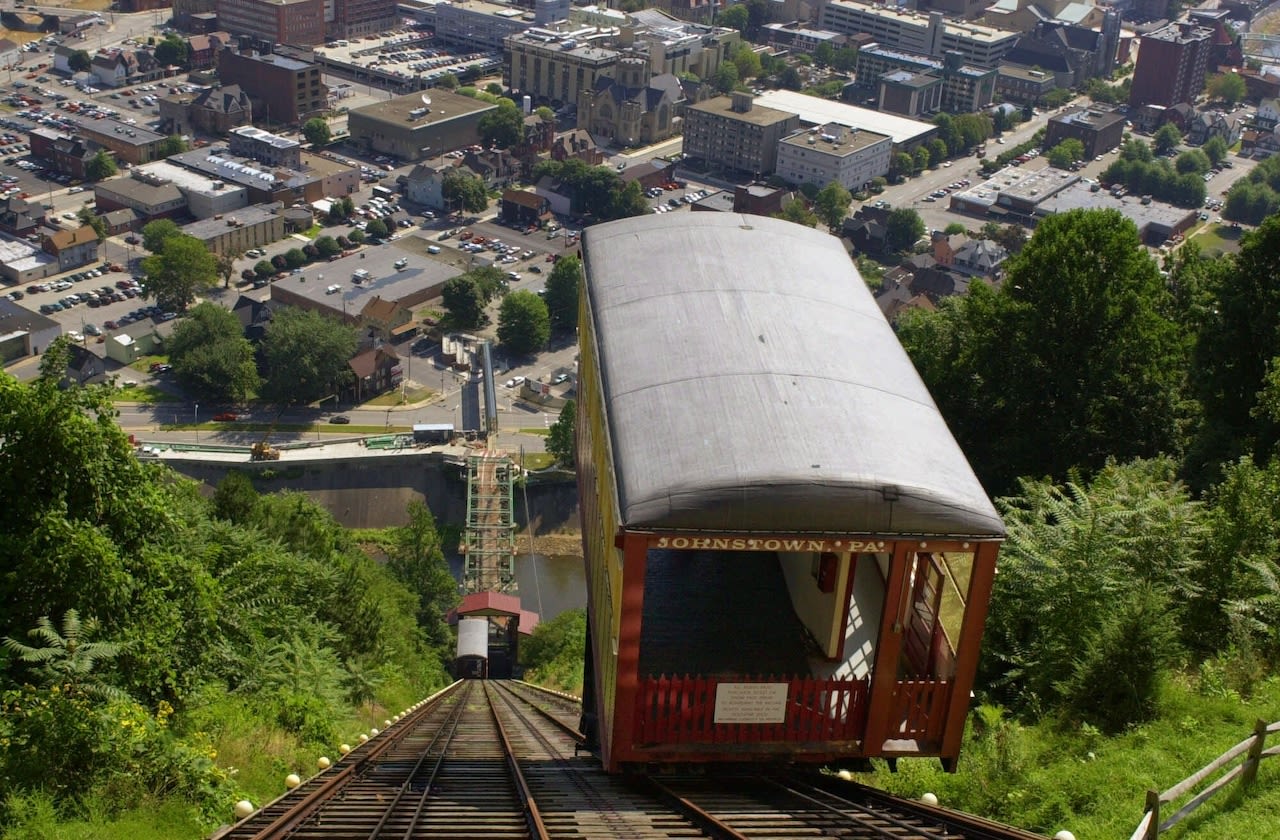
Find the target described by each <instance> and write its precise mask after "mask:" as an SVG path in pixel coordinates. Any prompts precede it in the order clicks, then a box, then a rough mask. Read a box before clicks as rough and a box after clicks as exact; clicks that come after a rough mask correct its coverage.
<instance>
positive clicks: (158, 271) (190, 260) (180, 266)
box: [142, 222, 218, 312]
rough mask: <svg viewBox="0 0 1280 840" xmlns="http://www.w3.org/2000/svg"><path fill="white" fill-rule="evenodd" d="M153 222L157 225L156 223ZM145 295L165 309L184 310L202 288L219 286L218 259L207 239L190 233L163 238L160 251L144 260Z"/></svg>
mask: <svg viewBox="0 0 1280 840" xmlns="http://www.w3.org/2000/svg"><path fill="white" fill-rule="evenodd" d="M152 224H155V223H154V222H153V223H152ZM142 272H143V274H145V275H146V276H147V282H146V285H145V291H144V294H145V295H146V296H147V297H153V298H155V300H156V304H157V305H159V306H160V308H161V309H167V310H170V311H174V312H181V311H182V310H184V309H186V308H187V306H188V305H189V304H190V303H192V302H193V301H194V300H195V299H196V296H197V295H198V294H200V293H201V292H202V291H204V290H206V289H209V288H212V287H214V286H216V285H218V260H217V258H216V257H215V256H214V255H213V254H212V253H210V252H209V250H208V249H207V248H205V245H204V243H203V242H201V241H200V240H199V239H196V238H195V237H194V236H187V235H186V234H176V235H171V236H169V237H168V238H167V239H165V240H163V245H162V246H161V248H160V250H159V252H157V253H154V254H152V255H151V256H149V257H147V258H146V259H144V260H143V261H142Z"/></svg>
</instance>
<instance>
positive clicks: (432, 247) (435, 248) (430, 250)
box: [427, 245, 440, 254]
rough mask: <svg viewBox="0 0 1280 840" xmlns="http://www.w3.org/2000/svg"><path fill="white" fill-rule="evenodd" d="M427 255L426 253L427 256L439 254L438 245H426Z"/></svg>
mask: <svg viewBox="0 0 1280 840" xmlns="http://www.w3.org/2000/svg"><path fill="white" fill-rule="evenodd" d="M427 253H428V254H438V253H440V246H439V245H428V246H427Z"/></svg>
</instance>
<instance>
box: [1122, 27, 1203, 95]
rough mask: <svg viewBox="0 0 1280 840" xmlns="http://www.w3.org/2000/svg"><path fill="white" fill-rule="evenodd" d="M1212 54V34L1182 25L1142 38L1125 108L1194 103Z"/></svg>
mask: <svg viewBox="0 0 1280 840" xmlns="http://www.w3.org/2000/svg"><path fill="white" fill-rule="evenodd" d="M1212 51H1213V30H1211V29H1207V28H1205V27H1203V26H1196V25H1194V24H1191V23H1187V22H1185V21H1180V22H1177V23H1171V24H1169V25H1168V26H1165V27H1163V28H1161V29H1157V30H1156V31H1155V32H1151V33H1149V34H1147V35H1145V36H1143V38H1142V45H1141V47H1140V48H1139V50H1138V63H1137V66H1136V67H1134V70H1133V87H1132V89H1131V90H1130V93H1129V105H1131V106H1133V107H1137V106H1140V105H1164V106H1165V107H1169V106H1171V105H1177V104H1178V103H1179V102H1186V103H1193V102H1195V100H1196V97H1197V96H1199V95H1200V92H1201V91H1202V90H1204V80H1205V75H1206V73H1208V70H1209V54H1210V53H1211V52H1212Z"/></svg>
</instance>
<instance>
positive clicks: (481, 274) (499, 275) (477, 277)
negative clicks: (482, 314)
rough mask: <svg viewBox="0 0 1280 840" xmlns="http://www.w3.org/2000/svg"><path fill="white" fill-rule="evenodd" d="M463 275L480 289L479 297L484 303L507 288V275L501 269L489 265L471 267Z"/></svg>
mask: <svg viewBox="0 0 1280 840" xmlns="http://www.w3.org/2000/svg"><path fill="white" fill-rule="evenodd" d="M464 276H466V277H469V278H471V279H472V280H474V281H475V284H476V288H477V289H479V290H480V296H481V299H482V300H484V302H485V303H486V304H488V303H489V301H491V300H493V299H494V298H496V297H498V296H499V295H501V294H502V293H504V292H505V291H506V290H507V275H506V274H504V273H503V272H502V270H501V269H498V268H495V267H494V266H491V265H486V266H481V267H479V268H473V269H471V270H470V271H468V272H467V273H466V274H465V275H464Z"/></svg>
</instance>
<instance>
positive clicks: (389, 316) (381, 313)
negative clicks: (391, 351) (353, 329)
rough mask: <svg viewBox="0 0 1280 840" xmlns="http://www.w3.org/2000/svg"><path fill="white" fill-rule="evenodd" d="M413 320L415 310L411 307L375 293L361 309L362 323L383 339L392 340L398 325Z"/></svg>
mask: <svg viewBox="0 0 1280 840" xmlns="http://www.w3.org/2000/svg"><path fill="white" fill-rule="evenodd" d="M412 320H413V312H411V311H410V310H409V307H407V306H404V305H402V304H400V303H397V302H396V301H394V300H387V299H386V298H384V297H381V296H380V295H374V296H373V298H372V299H371V300H370V301H369V302H368V303H366V304H365V305H364V308H362V309H361V310H360V325H361V326H362V327H364V328H365V329H367V330H368V331H369V333H370V334H371V335H376V336H378V337H380V338H382V340H383V341H390V340H391V335H392V332H393V331H394V330H395V329H396V328H397V327H400V326H403V325H405V324H407V323H409V322H410V321H412Z"/></svg>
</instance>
